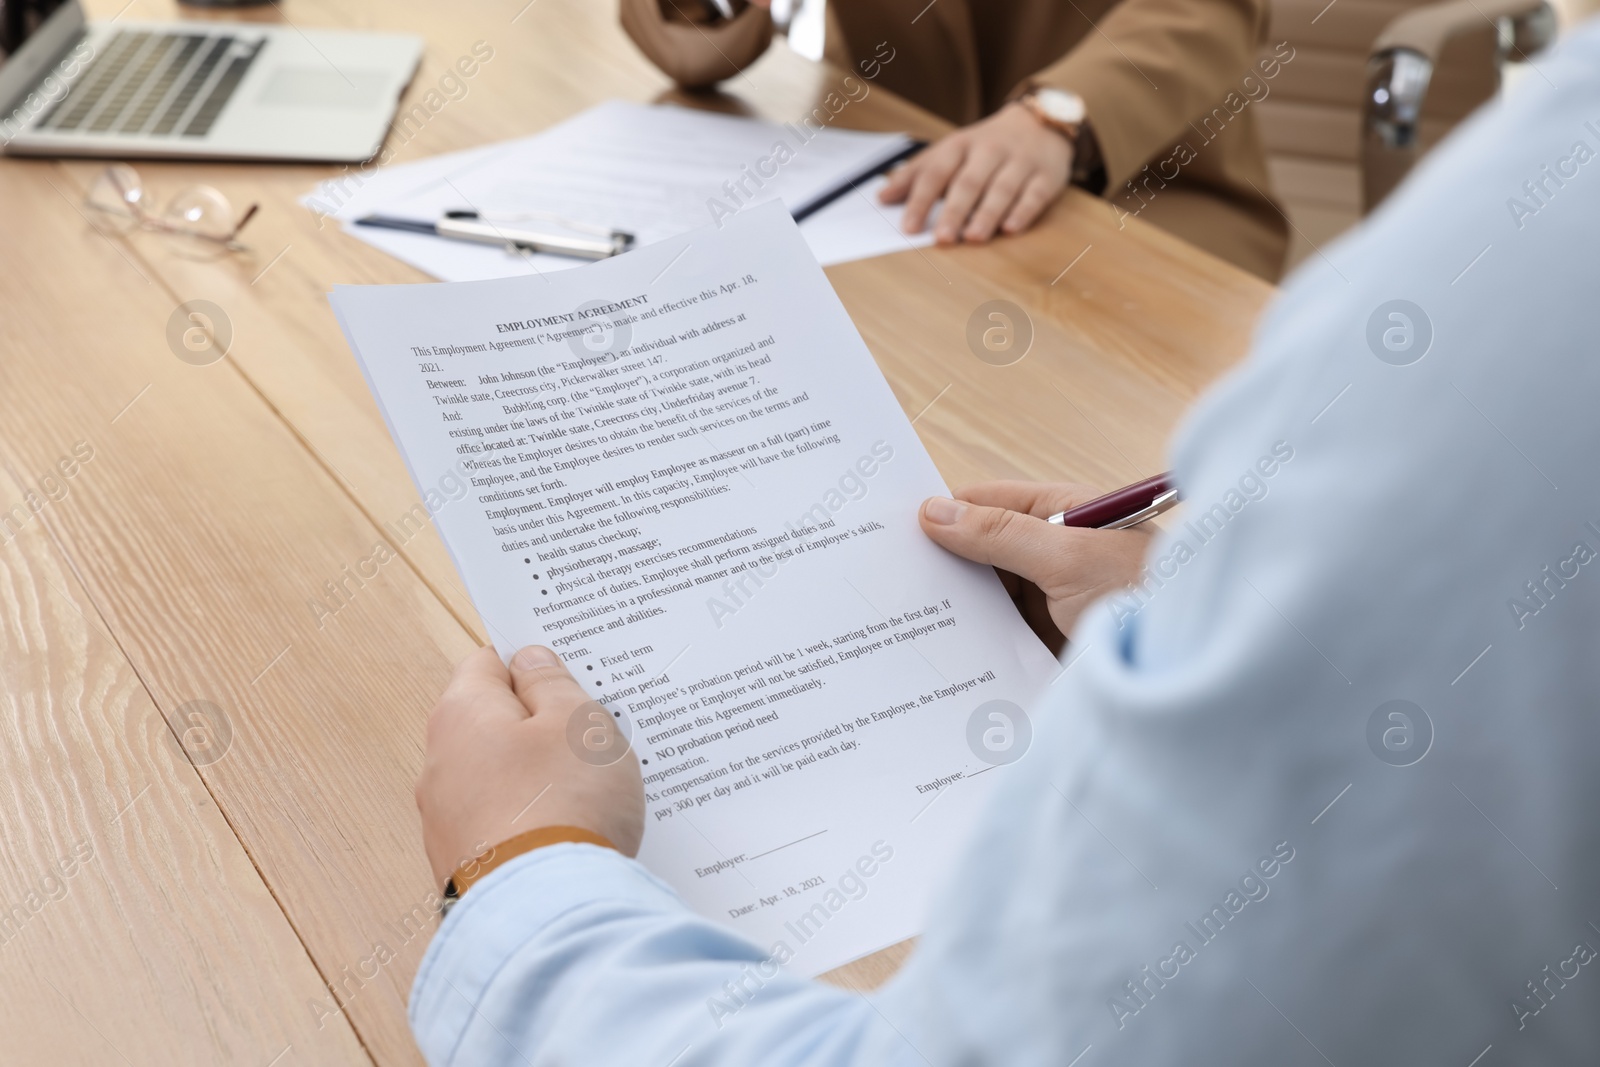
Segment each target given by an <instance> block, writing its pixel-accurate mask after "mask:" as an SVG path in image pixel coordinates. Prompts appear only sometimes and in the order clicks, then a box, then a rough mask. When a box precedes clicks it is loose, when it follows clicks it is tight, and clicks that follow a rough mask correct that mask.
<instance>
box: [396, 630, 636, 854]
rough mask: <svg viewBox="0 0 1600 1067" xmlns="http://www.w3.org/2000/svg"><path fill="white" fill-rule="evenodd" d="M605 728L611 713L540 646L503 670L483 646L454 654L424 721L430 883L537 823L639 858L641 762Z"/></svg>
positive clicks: (421, 793)
mask: <svg viewBox="0 0 1600 1067" xmlns="http://www.w3.org/2000/svg"><path fill="white" fill-rule="evenodd" d="M596 711H598V715H595V714H594V713H595V712H596ZM574 717H576V722H573V721H570V720H572V719H574ZM608 731H612V732H614V731H616V726H615V724H614V723H613V722H612V719H611V715H610V713H609V712H607V711H606V710H605V709H604V707H603V706H602V705H600V704H598V703H596V702H595V701H594V698H593V697H591V696H590V695H589V694H588V693H587V692H585V691H584V688H583V686H581V685H579V684H578V681H577V679H575V678H573V677H572V675H571V674H569V673H568V672H567V668H566V666H565V665H564V664H563V663H562V662H561V658H560V657H559V656H557V655H556V654H555V653H554V652H552V651H550V650H549V649H548V648H542V647H540V646H537V645H533V646H530V647H528V648H525V649H523V650H522V651H520V652H518V653H517V654H516V655H515V656H513V657H512V659H511V668H510V669H509V670H507V669H506V666H505V664H503V663H501V662H500V656H499V654H498V653H497V652H495V650H494V649H492V648H481V649H479V650H478V651H476V652H474V653H473V654H472V655H470V656H468V657H467V658H466V659H464V660H462V661H461V663H460V665H458V666H457V667H456V673H455V675H454V676H453V677H452V678H451V679H450V685H449V687H448V688H446V689H445V691H444V694H443V695H442V696H441V697H440V698H439V702H438V704H436V705H435V706H434V709H433V714H432V715H430V716H429V717H428V751H427V755H426V757H425V758H424V760H423V764H422V777H421V778H420V779H418V781H417V789H416V794H417V809H418V810H419V811H420V812H421V813H422V840H423V844H424V846H425V847H426V848H427V851H428V861H429V863H430V864H431V865H432V867H433V875H434V878H435V880H436V881H437V882H438V883H439V884H440V885H443V884H444V881H445V879H446V878H449V877H450V874H451V872H453V871H454V870H455V869H456V868H457V867H459V866H461V865H462V864H463V863H466V862H467V861H469V860H471V859H473V858H474V857H476V856H478V855H480V854H482V853H483V851H484V850H485V849H486V848H488V847H490V846H493V845H497V844H499V843H500V842H502V841H505V840H508V839H509V838H512V837H515V836H517V835H518V834H521V833H524V832H526V831H528V830H536V829H538V828H539V827H541V826H578V827H581V828H583V829H585V830H590V831H592V832H594V833H597V834H599V835H600V836H601V837H604V838H605V839H606V840H608V841H610V842H611V843H612V844H614V845H616V846H617V848H618V849H620V850H621V851H622V852H623V854H624V855H628V856H632V855H634V854H635V853H637V852H638V851H639V841H640V839H641V838H642V837H643V836H644V783H643V781H642V780H641V779H640V777H639V761H638V760H637V759H636V758H634V754H633V751H632V749H631V748H627V747H626V744H625V742H623V741H622V739H621V738H620V737H618V736H615V735H614V734H612V733H608Z"/></svg>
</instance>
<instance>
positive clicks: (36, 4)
mask: <svg viewBox="0 0 1600 1067" xmlns="http://www.w3.org/2000/svg"><path fill="white" fill-rule="evenodd" d="M65 3H66V0H0V62H4V61H5V59H6V57H7V56H10V55H11V53H13V52H15V51H16V50H17V49H19V48H21V47H22V43H23V42H24V41H26V40H27V39H28V38H29V37H31V36H33V35H34V33H36V32H37V31H38V29H39V27H41V26H43V25H44V24H45V21H46V20H47V19H49V17H50V16H51V15H52V14H54V13H55V11H56V9H57V8H59V7H61V6H62V5H63V4H65Z"/></svg>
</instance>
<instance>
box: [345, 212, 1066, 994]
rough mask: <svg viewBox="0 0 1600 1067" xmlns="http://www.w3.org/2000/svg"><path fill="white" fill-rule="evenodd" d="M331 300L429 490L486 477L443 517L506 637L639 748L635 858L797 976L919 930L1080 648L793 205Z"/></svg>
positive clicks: (585, 749)
mask: <svg viewBox="0 0 1600 1067" xmlns="http://www.w3.org/2000/svg"><path fill="white" fill-rule="evenodd" d="M332 300H333V305H334V308H335V310H336V312H337V314H338V315H339V318H340V320H341V323H342V324H343V327H344V330H345V334H346V336H347V337H348V339H349V341H350V344H351V347H352V348H353V349H354V350H355V352H356V354H357V356H358V358H359V360H360V362H361V364H362V366H363V368H364V371H365V373H366V375H367V379H368V382H369V383H370V385H371V387H372V390H373V393H374V395H375V396H376V397H377V399H378V402H379V405H380V407H381V408H382V410H383V413H384V416H385V418H386V419H387V421H388V424H389V428H390V431H391V433H392V434H393V435H394V439H395V441H396V443H397V444H398V445H399V447H400V450H401V452H402V453H403V455H404V456H405V459H406V462H407V464H408V465H409V467H410V470H411V473H412V476H413V477H414V478H415V480H416V482H417V484H418V485H420V486H427V485H433V484H437V483H438V481H439V479H440V478H441V477H442V476H444V475H446V474H448V473H449V472H452V471H454V472H456V473H457V474H458V475H459V476H460V477H462V478H463V479H464V480H465V481H467V482H468V483H469V485H470V491H469V493H468V495H467V496H466V498H465V499H464V500H462V501H460V502H458V503H452V504H451V505H449V506H448V507H445V508H443V509H442V510H440V511H439V513H438V514H437V517H436V519H437V522H438V525H439V528H440V532H441V534H442V536H443V538H444V541H445V543H446V545H447V546H448V548H449V550H450V552H451V554H452V555H453V557H454V559H455V561H456V564H457V566H458V568H459V569H460V571H461V574H462V576H463V578H464V580H465V582H466V585H467V588H468V590H469V591H470V592H471V595H472V598H473V601H474V602H475V604H476V606H477V608H478V611H479V613H480V614H481V616H482V618H483V620H484V622H485V624H486V625H487V627H488V629H489V632H490V633H491V635H492V636H493V640H494V643H495V645H496V647H497V649H498V650H499V651H500V653H501V655H502V657H505V658H509V657H510V656H511V655H512V654H513V653H514V652H515V651H516V650H517V649H519V648H521V647H523V646H526V645H532V644H538V645H545V646H548V647H550V648H552V649H555V650H556V651H557V652H559V653H560V655H561V656H562V658H563V659H564V660H565V661H566V664H567V666H568V668H569V669H570V671H571V672H572V675H573V676H574V677H575V678H576V680H577V684H578V686H579V687H581V689H582V691H583V697H584V698H585V699H583V700H581V701H580V700H578V698H577V697H576V696H573V697H571V698H570V699H568V700H567V701H566V703H572V704H575V705H576V706H574V707H573V708H572V709H571V710H570V716H569V719H570V721H569V727H568V728H566V729H565V730H564V731H563V736H564V739H565V741H566V742H567V743H568V744H569V746H571V747H572V750H573V752H574V753H575V754H576V755H577V756H578V758H579V760H580V761H581V762H582V763H584V764H587V765H589V766H600V765H604V764H610V763H614V762H616V761H617V760H623V759H626V760H632V759H634V758H637V759H638V761H639V770H640V773H641V775H642V778H643V789H644V802H645V803H644V813H645V830H644V839H643V845H642V848H641V849H640V852H639V859H640V860H641V862H643V863H644V864H645V866H646V867H648V868H649V869H650V870H651V871H652V872H654V873H655V874H656V875H658V876H659V877H661V878H662V879H664V880H665V881H666V882H667V883H669V884H670V885H671V886H672V887H673V888H674V889H675V890H676V891H677V892H678V893H679V894H681V895H682V896H683V898H684V899H685V900H686V901H688V902H689V903H690V904H691V906H693V907H694V908H696V909H697V910H699V911H700V912H701V913H703V914H705V915H707V916H710V917H713V918H716V919H719V920H721V921H723V922H724V923H726V924H727V925H728V926H729V927H731V928H732V929H733V930H735V931H737V932H738V933H739V934H741V935H743V936H745V937H747V938H749V939H750V940H752V941H754V942H756V943H757V944H758V945H760V946H761V947H762V948H763V949H764V950H766V949H775V948H776V946H777V945H779V944H780V943H781V944H782V946H783V947H784V949H785V950H786V953H787V956H792V963H790V964H789V966H790V967H792V968H793V969H794V970H795V971H796V972H797V973H803V974H815V973H819V972H821V971H824V970H827V969H829V968H832V967H835V966H837V965H839V964H841V963H843V962H845V961H847V960H850V959H853V958H855V957H857V956H860V955H862V954H864V953H866V952H869V951H872V950H874V949H876V948H879V947H882V946H884V945H887V944H890V943H893V942H895V941H898V940H901V939H903V938H905V937H907V936H910V935H912V934H914V933H916V932H917V931H918V929H919V927H920V924H921V922H922V920H923V916H924V913H925V910H926V906H927V896H928V894H929V891H930V889H931V887H932V886H933V885H935V884H937V881H938V878H939V876H940V875H942V874H943V873H944V872H945V870H946V868H947V867H948V866H949V864H950V863H951V862H952V860H953V857H954V855H955V853H956V851H957V849H958V848H959V846H960V842H961V840H962V839H963V837H964V831H965V830H966V828H967V826H968V825H969V823H970V822H971V821H972V819H973V816H974V815H975V813H976V811H977V809H978V806H979V804H980V803H981V801H982V799H983V797H984V796H985V794H986V793H987V786H989V785H990V784H991V783H992V782H994V781H995V780H996V779H997V778H998V777H999V775H989V776H986V777H983V778H981V779H980V780H976V781H974V780H972V779H975V778H978V776H979V775H982V774H984V773H985V772H987V771H989V770H991V769H994V768H995V767H1001V768H1002V770H1001V773H1002V774H1003V773H1004V770H1003V767H1004V765H1005V764H1006V763H1007V762H1010V761H1014V760H1015V759H1016V758H1018V757H1019V756H1020V755H1021V753H1022V752H1023V751H1025V750H1026V748H1027V740H1028V735H1029V730H1030V728H1029V725H1028V719H1027V717H1026V714H1025V712H1024V711H1023V709H1025V708H1028V707H1030V706H1031V704H1032V702H1033V700H1034V698H1035V696H1036V695H1037V694H1038V693H1039V692H1040V691H1041V689H1042V688H1043V687H1044V686H1045V685H1046V684H1048V682H1049V681H1050V679H1051V678H1052V677H1053V676H1054V674H1055V672H1056V671H1057V670H1058V667H1057V665H1056V663H1055V661H1054V660H1053V659H1052V657H1051V656H1050V654H1049V653H1048V652H1047V651H1046V649H1045V648H1044V646H1043V645H1041V644H1040V642H1039V641H1038V639H1037V638H1035V637H1034V635H1033V634H1032V632H1031V631H1030V630H1029V629H1028V627H1027V626H1026V625H1025V624H1024V622H1023V621H1022V619H1021V618H1020V617H1019V615H1018V614H1017V612H1016V610H1015V608H1014V607H1013V606H1012V603H1011V601H1010V599H1009V598H1008V597H1007V595H1006V593H1005V592H1004V591H1003V589H1002V588H1001V585H1000V583H999V581H998V580H997V578H996V576H995V574H994V573H993V571H992V570H990V569H989V568H987V567H980V566H977V565H975V564H972V563H968V562H965V561H963V560H960V559H958V558H956V557H955V556H953V555H950V554H949V553H947V552H945V551H944V550H942V549H940V548H938V547H937V546H935V545H934V544H932V543H931V542H930V541H929V540H928V538H927V537H926V536H924V534H923V533H922V532H921V530H920V529H919V527H918V523H917V508H918V506H919V505H920V503H921V502H922V501H923V500H924V499H925V498H927V497H929V496H934V495H948V491H947V490H946V488H945V486H944V484H943V482H942V480H941V479H940V477H939V473H938V471H937V470H936V469H935V468H934V465H933V463H932V461H931V460H930V459H929V457H928V455H927V453H926V452H925V451H924V449H923V448H922V445H921V443H920V441H919V440H918V439H917V437H916V435H915V433H914V431H913V430H912V428H911V425H910V423H909V422H908V421H907V419H906V417H905V415H904V414H903V412H902V411H901V409H900V406H899V404H898V403H897V402H896V400H895V398H894V395H893V394H892V393H891V391H890V390H889V387H888V385H887V383H886V382H885V381H884V380H883V377H882V375H881V374H880V373H879V371H878V369H877V366H876V365H875V364H874V362H873V360H872V357H871V355H870V354H869V353H868V351H867V348H866V346H865V344H864V343H863V342H862V340H861V337H860V335H859V334H858V333H857V331H856V329H855V327H854V325H853V324H852V323H851V321H850V319H849V317H848V315H847V314H846V312H845V310H844V308H843V306H842V305H841V304H840V302H839V300H838V298H837V296H836V295H835V294H834V292H833V290H832V288H831V286H830V285H829V283H828V280H827V278H826V277H825V276H824V274H823V273H822V270H821V268H820V267H819V266H818V265H817V263H816V261H815V259H814V258H813V257H812V255H811V253H810V251H809V250H808V249H807V247H806V244H805V241H804V240H803V239H802V238H801V236H800V233H799V231H798V229H797V228H796V226H795V224H794V222H793V221H792V220H791V219H790V218H789V216H788V214H787V213H786V212H785V211H784V210H783V208H782V207H781V206H780V205H778V204H776V203H773V204H767V205H762V206H759V207H755V208H751V209H749V210H747V211H745V212H742V213H740V214H739V215H737V216H736V217H734V218H732V219H730V220H728V221H726V222H725V223H724V225H723V226H722V227H721V228H720V229H710V228H708V229H703V230H698V231H695V232H692V233H689V234H686V235H683V236H681V237H676V238H671V239H668V240H664V241H661V242H660V243H657V244H653V245H650V246H648V247H645V248H642V249H639V250H637V251H633V252H630V253H628V254H626V255H623V256H620V257H617V258H615V259H610V260H605V261H602V262H599V263H596V264H594V265H591V266H585V267H581V268H577V269H574V270H567V271H562V272H560V273H557V274H552V275H548V276H546V277H520V278H504V279H496V280H490V281H478V282H463V283H455V284H439V285H407V286H341V287H339V288H338V289H337V290H336V291H335V293H334V294H333V297H332ZM562 714H563V715H569V712H568V710H567V709H565V708H563V709H562ZM607 719H609V725H600V724H602V723H605V721H606V720H607ZM591 720H592V721H591ZM618 730H620V732H621V736H622V737H624V738H626V739H627V740H628V741H629V742H631V744H630V745H620V744H617V743H616V742H615V735H616V731H618ZM552 736H554V735H553V734H552ZM591 742H593V743H591ZM630 749H631V751H630ZM546 784H548V783H545V782H529V783H528V785H529V787H530V788H529V790H528V797H529V798H532V797H533V796H534V795H535V794H536V793H538V791H539V790H540V789H542V788H544V786H545V785H546ZM556 788H557V789H559V788H561V783H556ZM525 828H526V824H524V825H521V826H518V827H514V828H508V831H507V833H506V835H505V836H506V837H510V836H511V835H512V834H513V833H515V832H517V831H518V830H520V829H525ZM488 843H489V844H492V843H493V842H488ZM867 869H870V870H871V872H872V873H871V875H870V876H867V875H866V874H864V873H863V872H864V871H865V870H867Z"/></svg>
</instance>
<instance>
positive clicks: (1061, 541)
mask: <svg viewBox="0 0 1600 1067" xmlns="http://www.w3.org/2000/svg"><path fill="white" fill-rule="evenodd" d="M1099 495H1100V494H1099V493H1098V492H1096V491H1095V490H1093V489H1090V488H1089V487H1088V486H1084V485H1074V484H1072V483H1071V482H985V483H984V484H982V485H974V486H970V487H968V488H966V489H963V490H961V491H960V492H958V493H957V494H956V498H955V499H954V500H948V499H946V498H944V497H937V496H936V497H929V498H928V499H927V500H926V501H924V502H923V505H922V510H921V512H920V513H919V515H918V518H919V519H920V520H921V522H922V530H923V532H924V533H926V534H927V535H928V536H929V537H930V538H931V539H932V540H933V541H934V542H935V543H937V544H938V545H939V546H940V547H942V548H945V549H948V550H949V551H951V552H954V553H955V554H956V555H958V556H962V557H965V558H966V559H970V560H973V561H975V562H978V563H987V564H989V565H991V566H993V567H994V568H995V569H997V570H998V571H1000V578H1001V581H1003V582H1004V583H1005V586H1006V591H1007V592H1009V593H1010V594H1011V599H1012V600H1014V601H1016V604H1017V610H1019V611H1021V612H1022V617H1023V618H1024V619H1026V620H1027V621H1028V625H1029V626H1031V627H1033V632H1034V633H1036V634H1038V635H1039V639H1040V640H1041V641H1043V642H1044V643H1045V644H1046V645H1048V646H1049V648H1050V650H1051V651H1052V652H1060V651H1061V646H1062V645H1063V644H1065V642H1066V638H1065V636H1064V635H1065V634H1068V633H1071V632H1072V627H1073V625H1074V624H1075V623H1076V622H1077V621H1078V616H1079V615H1080V614H1082V612H1083V609H1084V608H1086V607H1088V606H1089V604H1090V603H1091V602H1093V601H1094V600H1096V599H1098V598H1099V597H1101V596H1103V595H1105V594H1106V593H1110V592H1113V591H1115V590H1117V589H1121V588H1123V587H1124V586H1127V585H1130V584H1132V583H1133V582H1134V581H1135V580H1136V579H1137V578H1138V576H1139V567H1140V565H1141V563H1142V562H1143V560H1144V553H1145V549H1146V548H1147V547H1148V545H1149V543H1150V536H1151V529H1150V527H1148V526H1140V527H1136V528H1134V529H1132V530H1083V529H1077V528H1074V527H1069V526H1053V525H1051V524H1050V523H1048V522H1046V521H1045V520H1046V519H1048V518H1049V517H1050V516H1051V515H1054V514H1055V513H1056V512H1058V511H1066V510H1067V509H1068V508H1075V507H1077V506H1078V505H1079V504H1086V503H1088V502H1089V501H1090V500H1093V499H1094V498H1095V497H1097V496H1099Z"/></svg>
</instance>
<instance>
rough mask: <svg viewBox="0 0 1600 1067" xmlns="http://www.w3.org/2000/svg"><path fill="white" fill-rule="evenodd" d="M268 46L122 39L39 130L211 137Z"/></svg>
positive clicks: (142, 35)
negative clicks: (231, 100) (214, 125)
mask: <svg viewBox="0 0 1600 1067" xmlns="http://www.w3.org/2000/svg"><path fill="white" fill-rule="evenodd" d="M264 44H265V38H258V39H256V40H240V39H238V38H235V37H231V36H226V35H219V36H209V35H205V34H177V33H150V32H148V31H135V30H125V31H121V32H118V33H117V34H116V35H114V36H113V37H112V38H111V39H110V40H108V41H107V42H106V44H105V47H104V48H103V50H102V51H101V53H100V55H99V56H98V57H97V58H96V59H95V61H94V62H93V63H92V64H91V65H90V66H89V68H88V70H86V71H84V73H83V76H82V77H81V78H79V79H78V80H77V81H76V82H74V83H73V85H72V88H71V89H70V90H68V91H67V94H66V95H65V96H63V97H62V98H61V99H60V100H58V101H57V102H56V105H55V107H53V108H52V109H51V110H50V111H49V113H47V114H46V115H45V116H44V118H43V119H42V120H41V121H40V122H39V125H38V127H37V128H38V129H42V130H49V131H50V132H51V133H57V134H72V133H93V134H111V135H117V134H123V135H127V136H133V135H142V136H146V137H204V136H205V135H206V134H208V133H210V132H211V127H212V125H213V124H214V123H215V122H216V121H217V116H218V115H220V114H221V113H222V109H223V108H224V107H225V106H226V105H227V103H228V101H229V99H231V98H232V96H233V94H234V91H235V90H237V89H238V88H239V83H240V82H241V81H243V80H244V76H245V74H246V73H247V72H248V71H249V70H250V64H252V63H254V62H255V59H256V56H258V55H260V54H261V48H262V46H263V45H264Z"/></svg>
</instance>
